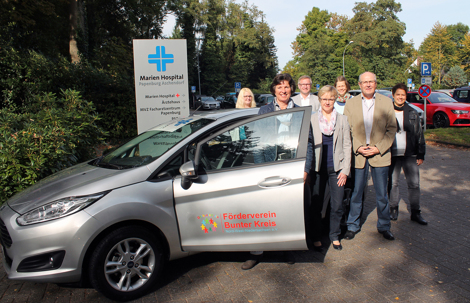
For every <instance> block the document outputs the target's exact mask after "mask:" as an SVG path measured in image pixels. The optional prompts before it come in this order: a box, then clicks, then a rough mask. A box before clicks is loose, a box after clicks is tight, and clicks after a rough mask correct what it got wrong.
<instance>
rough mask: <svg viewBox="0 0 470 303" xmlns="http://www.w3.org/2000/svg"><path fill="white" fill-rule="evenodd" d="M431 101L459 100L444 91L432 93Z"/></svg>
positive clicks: (451, 101) (450, 101)
mask: <svg viewBox="0 0 470 303" xmlns="http://www.w3.org/2000/svg"><path fill="white" fill-rule="evenodd" d="M428 99H429V101H430V102H431V103H454V102H457V101H456V100H455V99H452V98H451V97H450V96H449V95H447V94H444V93H432V94H431V95H430V96H429V97H428Z"/></svg>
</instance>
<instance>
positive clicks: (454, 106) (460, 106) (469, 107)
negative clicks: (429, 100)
mask: <svg viewBox="0 0 470 303" xmlns="http://www.w3.org/2000/svg"><path fill="white" fill-rule="evenodd" d="M433 105H435V106H440V107H445V108H448V109H462V110H463V109H464V110H470V104H467V103H462V102H452V103H433Z"/></svg>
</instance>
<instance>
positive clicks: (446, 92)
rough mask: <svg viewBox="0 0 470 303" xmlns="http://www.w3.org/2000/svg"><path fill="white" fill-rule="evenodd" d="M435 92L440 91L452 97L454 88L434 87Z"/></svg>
mask: <svg viewBox="0 0 470 303" xmlns="http://www.w3.org/2000/svg"><path fill="white" fill-rule="evenodd" d="M436 92H441V93H444V94H447V95H449V96H450V97H452V95H453V93H454V90H453V89H436Z"/></svg>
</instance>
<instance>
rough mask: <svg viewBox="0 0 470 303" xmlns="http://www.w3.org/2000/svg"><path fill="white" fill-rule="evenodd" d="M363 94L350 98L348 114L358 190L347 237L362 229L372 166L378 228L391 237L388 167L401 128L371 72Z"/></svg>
mask: <svg viewBox="0 0 470 303" xmlns="http://www.w3.org/2000/svg"><path fill="white" fill-rule="evenodd" d="M359 86H360V87H361V92H362V93H361V94H360V95H357V96H356V97H354V98H352V99H350V100H348V102H346V106H345V108H344V115H345V116H347V117H348V122H349V125H350V127H351V135H352V149H353V155H354V157H353V158H354V167H355V170H354V191H353V194H352V197H351V204H350V211H349V217H348V221H347V224H348V231H347V232H346V234H345V235H344V239H347V240H351V239H352V238H354V236H355V234H356V233H358V232H359V231H360V229H361V227H360V225H359V224H360V219H361V218H360V217H361V212H362V194H363V191H364V187H365V185H366V182H367V179H368V172H369V167H370V170H371V174H372V179H373V181H374V189H375V193H376V199H377V216H378V220H377V230H378V231H379V233H381V234H382V235H383V237H384V238H385V239H387V240H394V239H395V238H394V236H393V234H392V233H391V232H390V211H389V202H388V197H387V178H388V168H389V166H390V163H391V151H390V147H391V146H392V143H393V140H394V139H395V134H396V131H397V124H396V119H395V112H394V109H393V103H392V100H391V99H390V98H388V97H385V96H383V95H381V94H376V93H375V90H376V88H377V78H376V76H375V75H374V74H373V73H371V72H365V73H363V74H361V75H360V76H359Z"/></svg>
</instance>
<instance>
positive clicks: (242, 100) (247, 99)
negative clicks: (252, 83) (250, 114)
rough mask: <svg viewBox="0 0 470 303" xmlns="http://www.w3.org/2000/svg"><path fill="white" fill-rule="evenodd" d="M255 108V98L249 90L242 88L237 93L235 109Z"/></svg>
mask: <svg viewBox="0 0 470 303" xmlns="http://www.w3.org/2000/svg"><path fill="white" fill-rule="evenodd" d="M250 107H256V102H255V96H254V95H253V92H252V91H251V89H249V88H247V87H244V88H242V89H241V90H240V93H238V99H237V104H236V106H235V108H250Z"/></svg>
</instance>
